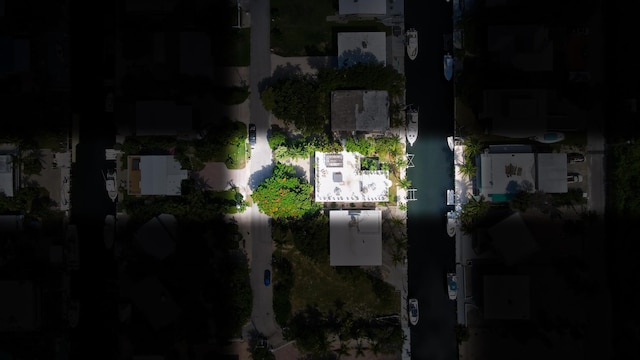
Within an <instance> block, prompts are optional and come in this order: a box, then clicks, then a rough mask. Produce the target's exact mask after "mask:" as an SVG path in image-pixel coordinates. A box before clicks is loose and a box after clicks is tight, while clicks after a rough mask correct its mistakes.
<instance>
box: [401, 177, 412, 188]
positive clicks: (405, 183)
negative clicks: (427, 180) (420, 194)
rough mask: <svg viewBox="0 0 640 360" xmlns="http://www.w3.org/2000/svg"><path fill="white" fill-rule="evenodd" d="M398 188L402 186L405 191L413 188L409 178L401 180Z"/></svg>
mask: <svg viewBox="0 0 640 360" xmlns="http://www.w3.org/2000/svg"><path fill="white" fill-rule="evenodd" d="M398 186H400V187H401V188H403V189H408V188H410V187H411V180H409V179H407V178H404V179H401V180H400V181H398Z"/></svg>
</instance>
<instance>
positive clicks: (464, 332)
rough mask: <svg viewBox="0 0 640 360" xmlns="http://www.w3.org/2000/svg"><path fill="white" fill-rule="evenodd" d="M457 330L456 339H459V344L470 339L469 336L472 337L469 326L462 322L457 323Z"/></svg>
mask: <svg viewBox="0 0 640 360" xmlns="http://www.w3.org/2000/svg"><path fill="white" fill-rule="evenodd" d="M455 332H456V341H458V345H460V344H462V343H463V342H465V341H467V340H469V337H470V334H469V328H467V327H466V326H464V325H462V324H456V327H455Z"/></svg>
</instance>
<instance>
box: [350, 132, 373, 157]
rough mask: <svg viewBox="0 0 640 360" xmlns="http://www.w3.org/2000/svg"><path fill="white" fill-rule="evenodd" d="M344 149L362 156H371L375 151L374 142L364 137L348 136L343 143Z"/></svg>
mask: <svg viewBox="0 0 640 360" xmlns="http://www.w3.org/2000/svg"><path fill="white" fill-rule="evenodd" d="M345 149H346V150H347V151H349V152H357V153H360V154H362V155H364V156H371V155H373V153H374V151H375V142H374V140H372V139H370V138H366V137H357V138H355V137H349V138H347V141H346V143H345Z"/></svg>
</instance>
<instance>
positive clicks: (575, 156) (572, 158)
mask: <svg viewBox="0 0 640 360" xmlns="http://www.w3.org/2000/svg"><path fill="white" fill-rule="evenodd" d="M567 162H568V163H570V164H573V163H578V162H584V155H582V154H580V153H568V154H567Z"/></svg>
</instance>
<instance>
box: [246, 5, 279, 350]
mask: <svg viewBox="0 0 640 360" xmlns="http://www.w3.org/2000/svg"><path fill="white" fill-rule="evenodd" d="M248 6H249V8H248V11H249V12H250V13H251V66H250V72H249V77H250V80H249V82H250V91H251V95H250V98H249V101H250V109H251V122H252V123H254V124H256V130H257V134H256V135H257V136H256V146H255V149H253V150H252V151H251V161H250V164H249V166H250V173H251V176H250V178H249V188H250V189H251V190H254V189H255V187H256V186H257V185H258V184H260V183H261V182H262V181H263V180H264V179H265V178H267V177H269V176H270V175H271V169H272V166H273V164H272V160H271V149H269V144H268V143H267V131H268V130H269V128H270V116H271V115H270V113H269V112H267V111H266V110H265V109H264V107H263V106H262V101H261V100H260V91H259V84H260V83H261V82H262V81H263V80H264V79H265V78H268V77H270V76H271V51H270V26H271V25H270V22H269V21H270V19H271V15H270V7H269V2H268V1H258V0H252V1H250V2H249V4H248ZM245 10H247V9H245ZM242 219H243V220H242V221H241V226H242V228H243V229H250V230H248V231H249V232H250V233H249V234H247V235H249V236H250V239H251V240H250V246H251V249H250V251H251V256H250V258H251V264H250V266H251V289H252V291H253V310H252V313H251V323H252V326H253V328H254V329H253V330H256V331H258V332H260V333H261V334H263V335H264V336H265V337H267V338H268V339H269V342H270V344H271V345H273V346H278V345H280V344H281V343H282V342H283V340H282V332H281V330H280V329H279V327H278V326H277V325H276V322H275V316H274V314H273V305H272V303H273V290H272V289H273V288H272V287H271V286H265V285H264V282H263V276H264V271H265V270H266V269H270V270H271V255H272V253H273V246H272V242H271V228H270V226H269V218H268V217H267V216H266V215H265V214H262V213H260V211H259V210H258V207H257V206H256V205H255V204H253V206H252V207H251V208H249V209H247V214H245V215H244V216H243V217H242ZM247 222H248V224H247Z"/></svg>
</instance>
